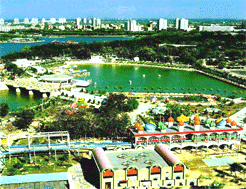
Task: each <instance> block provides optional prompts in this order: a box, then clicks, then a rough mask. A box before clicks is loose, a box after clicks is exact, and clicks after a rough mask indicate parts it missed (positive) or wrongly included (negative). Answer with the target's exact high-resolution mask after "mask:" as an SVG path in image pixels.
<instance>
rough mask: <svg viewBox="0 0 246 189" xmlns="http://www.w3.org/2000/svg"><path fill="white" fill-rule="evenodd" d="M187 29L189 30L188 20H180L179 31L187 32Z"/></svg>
mask: <svg viewBox="0 0 246 189" xmlns="http://www.w3.org/2000/svg"><path fill="white" fill-rule="evenodd" d="M188 28H189V21H188V19H184V18H182V19H181V20H180V28H179V29H181V30H188Z"/></svg>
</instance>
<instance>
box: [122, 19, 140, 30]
mask: <svg viewBox="0 0 246 189" xmlns="http://www.w3.org/2000/svg"><path fill="white" fill-rule="evenodd" d="M125 29H126V30H127V31H139V27H138V25H137V20H130V21H128V22H126V24H125Z"/></svg>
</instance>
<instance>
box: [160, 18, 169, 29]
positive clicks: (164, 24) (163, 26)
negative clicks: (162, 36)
mask: <svg viewBox="0 0 246 189" xmlns="http://www.w3.org/2000/svg"><path fill="white" fill-rule="evenodd" d="M158 29H159V30H166V29H167V20H166V19H163V18H160V19H159V21H158Z"/></svg>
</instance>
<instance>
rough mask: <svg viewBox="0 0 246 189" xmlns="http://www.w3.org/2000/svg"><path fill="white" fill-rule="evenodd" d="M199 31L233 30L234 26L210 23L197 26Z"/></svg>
mask: <svg viewBox="0 0 246 189" xmlns="http://www.w3.org/2000/svg"><path fill="white" fill-rule="evenodd" d="M200 31H210V32H216V31H222V32H225V31H228V32H231V31H234V27H233V26H218V25H214V24H211V26H199V32H200Z"/></svg>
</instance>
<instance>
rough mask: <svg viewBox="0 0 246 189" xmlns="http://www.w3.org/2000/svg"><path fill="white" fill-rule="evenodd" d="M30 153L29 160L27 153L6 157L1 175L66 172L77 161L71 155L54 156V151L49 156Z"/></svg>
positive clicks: (47, 154)
mask: <svg viewBox="0 0 246 189" xmlns="http://www.w3.org/2000/svg"><path fill="white" fill-rule="evenodd" d="M35 156H36V157H34V155H33V154H32V158H31V162H30V161H29V154H28V153H27V154H24V155H22V156H16V157H12V158H11V159H6V161H5V166H4V167H3V173H2V175H3V176H11V175H26V174H38V173H55V172H66V171H67V169H68V168H69V167H71V166H72V165H73V164H75V163H78V162H77V161H75V160H74V156H73V155H70V156H69V155H68V153H65V154H57V156H56V157H55V154H54V152H52V154H51V155H50V156H49V153H48V152H47V153H46V154H45V153H43V154H37V155H35Z"/></svg>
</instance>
